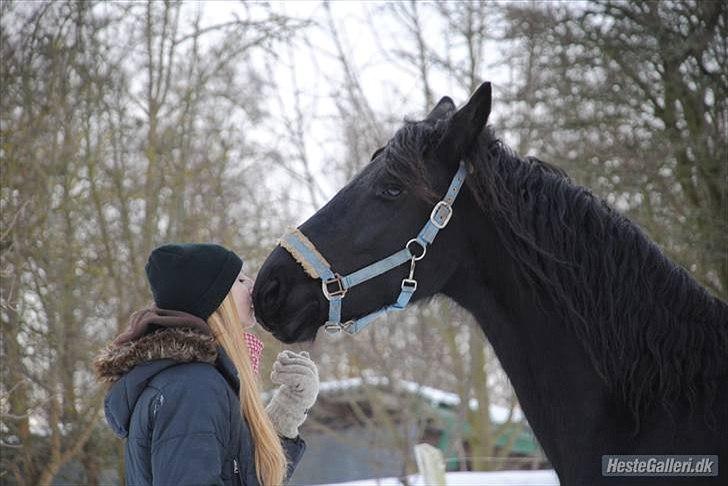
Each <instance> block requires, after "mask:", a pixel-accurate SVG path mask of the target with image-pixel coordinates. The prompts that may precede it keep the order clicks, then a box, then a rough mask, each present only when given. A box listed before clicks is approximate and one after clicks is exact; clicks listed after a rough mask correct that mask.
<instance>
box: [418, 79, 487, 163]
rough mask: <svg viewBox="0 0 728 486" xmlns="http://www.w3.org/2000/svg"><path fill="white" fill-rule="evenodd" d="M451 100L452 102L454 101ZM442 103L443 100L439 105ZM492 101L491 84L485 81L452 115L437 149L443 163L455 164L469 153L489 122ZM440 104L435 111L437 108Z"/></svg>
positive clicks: (438, 156)
mask: <svg viewBox="0 0 728 486" xmlns="http://www.w3.org/2000/svg"><path fill="white" fill-rule="evenodd" d="M448 99H449V98H448ZM443 100H444V98H443ZM450 102H451V103H452V101H450ZM441 103H442V100H441V101H440V103H438V106H440V104H441ZM490 103H491V86H490V83H489V82H485V83H483V84H481V85H480V86H479V87H478V89H476V90H475V93H473V94H472V96H471V97H470V99H469V100H468V102H467V103H465V106H463V107H462V108H460V109H459V110H458V111H456V112H455V113H454V114H453V115H452V118H451V119H450V123H449V125H448V127H447V131H446V132H445V134H444V135H443V137H442V139H441V140H440V143H439V145H438V146H437V149H435V153H436V155H437V158H438V159H439V160H440V161H441V162H442V163H445V164H448V165H453V166H454V165H457V164H458V163H460V159H462V158H463V157H464V156H465V155H467V153H468V151H469V150H470V148H471V147H472V146H473V144H474V143H475V141H476V140H477V138H478V135H479V134H480V132H482V131H483V128H484V127H485V125H486V123H487V122H488V116H489V115H490ZM438 106H436V107H435V109H434V110H433V112H434V111H435V110H437V108H438ZM428 118H429V117H428Z"/></svg>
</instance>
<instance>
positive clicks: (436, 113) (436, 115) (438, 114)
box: [425, 96, 455, 122]
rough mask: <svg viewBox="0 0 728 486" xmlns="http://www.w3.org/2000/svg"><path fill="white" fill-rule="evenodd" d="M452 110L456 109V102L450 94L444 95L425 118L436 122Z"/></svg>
mask: <svg viewBox="0 0 728 486" xmlns="http://www.w3.org/2000/svg"><path fill="white" fill-rule="evenodd" d="M452 111H455V103H453V101H452V98H450V97H449V96H443V97H442V99H441V100H440V101H438V102H437V104H436V105H435V107H434V108H433V109H432V111H431V112H430V114H429V115H427V118H425V120H427V121H432V122H434V121H437V120H439V119H441V118H445V117H446V116H447V115H449V114H450V112H452Z"/></svg>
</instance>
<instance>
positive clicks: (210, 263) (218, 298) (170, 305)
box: [144, 243, 243, 320]
mask: <svg viewBox="0 0 728 486" xmlns="http://www.w3.org/2000/svg"><path fill="white" fill-rule="evenodd" d="M242 268H243V261H242V260H241V259H240V257H239V256H237V255H236V254H235V253H233V252H232V251H230V250H228V249H226V248H224V247H222V246H220V245H214V244H200V243H182V244H170V245H162V246H160V247H157V248H155V249H154V251H152V253H151V255H149V260H147V265H146V266H145V267H144V269H145V270H146V272H147V278H148V279H149V286H150V287H151V289H152V294H154V302H155V303H156V304H157V307H160V308H162V309H171V310H179V311H184V312H189V313H190V314H192V315H195V316H197V317H200V318H202V319H205V320H207V318H208V317H210V314H212V313H213V312H215V309H217V308H218V307H219V306H220V304H221V303H222V301H223V299H225V296H226V295H227V294H228V293H229V292H230V289H231V288H232V286H233V284H234V283H235V279H236V278H237V277H238V275H239V274H240V270H241V269H242Z"/></svg>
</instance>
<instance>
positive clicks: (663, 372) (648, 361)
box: [388, 122, 728, 417]
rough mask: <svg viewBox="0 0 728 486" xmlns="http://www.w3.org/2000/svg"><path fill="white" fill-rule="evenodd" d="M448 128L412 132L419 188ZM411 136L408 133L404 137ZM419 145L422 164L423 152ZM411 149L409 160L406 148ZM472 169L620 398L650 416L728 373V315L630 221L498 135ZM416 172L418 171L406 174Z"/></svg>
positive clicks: (398, 149)
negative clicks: (431, 150) (428, 157)
mask: <svg viewBox="0 0 728 486" xmlns="http://www.w3.org/2000/svg"><path fill="white" fill-rule="evenodd" d="M445 127H446V123H439V122H438V123H437V124H428V123H420V124H413V123H409V122H407V123H405V126H404V127H403V129H401V130H400V131H399V132H398V133H397V135H395V137H394V139H393V140H392V141H391V142H390V144H389V145H388V150H389V152H390V154H391V155H390V156H389V158H388V162H389V161H390V160H391V161H392V162H393V163H391V164H388V165H389V168H388V170H389V171H390V172H391V173H392V175H397V174H399V175H400V176H401V177H402V178H404V177H407V179H408V180H409V181H410V183H412V181H413V179H412V178H411V177H412V174H420V175H419V176H418V177H415V179H414V180H415V181H419V183H421V181H422V179H423V177H426V176H425V175H423V174H426V172H425V170H424V169H423V162H422V159H423V157H424V153H425V151H426V150H427V149H428V147H431V146H432V137H435V138H434V140H439V137H440V136H441V134H442V133H443V130H444V129H445ZM400 132H402V133H400ZM425 138H429V139H430V141H429V142H428V144H429V145H425V144H422V145H419V150H420V151H419V157H413V155H416V153H415V151H414V150H413V147H414V146H415V145H418V144H417V143H416V142H422V141H423V140H424V139H425ZM404 148H406V149H407V150H403V149H404ZM466 160H468V161H469V162H471V163H472V165H473V174H472V175H471V176H469V177H468V180H467V184H468V186H469V187H470V189H471V191H472V194H473V196H474V198H475V200H476V201H477V204H478V205H479V207H480V209H481V210H482V211H483V213H484V214H485V215H487V216H488V217H490V218H491V219H492V221H493V222H494V224H495V227H496V228H497V232H498V234H499V237H500V238H501V239H502V242H503V245H504V247H505V248H506V249H507V251H508V252H509V253H510V255H511V257H512V258H513V260H514V262H515V263H516V265H517V266H518V267H519V268H520V270H521V274H522V275H523V276H524V277H525V279H526V282H527V283H528V284H530V285H532V286H534V287H535V288H536V289H537V290H538V293H539V295H540V298H541V305H546V306H550V307H551V308H552V309H553V310H554V311H555V312H557V313H558V314H559V315H560V317H561V318H562V319H563V320H564V321H565V322H566V323H567V324H568V325H570V327H571V328H572V329H573V331H574V332H575V334H576V336H577V338H578V340H579V341H580V342H581V343H582V345H583V346H584V348H585V350H586V352H587V354H588V356H589V358H590V360H591V362H592V364H593V366H594V367H595V369H596V370H597V372H598V373H599V375H600V376H601V377H602V379H603V380H604V381H605V383H606V384H607V386H608V387H609V389H610V390H611V391H612V393H613V394H615V396H616V397H618V398H620V399H621V400H622V401H623V403H624V404H625V406H626V407H627V408H628V409H629V410H630V411H631V412H632V414H633V415H634V416H635V417H638V416H639V414H640V412H641V411H643V410H645V409H647V408H648V407H650V406H651V405H653V404H656V403H659V404H662V405H663V406H665V407H666V409H667V410H668V411H669V410H670V408H671V407H672V406H673V405H675V404H676V403H677V402H678V401H680V400H682V399H686V400H687V402H688V404H689V406H690V409H692V408H693V407H694V405H695V403H697V400H698V397H699V396H702V397H703V398H704V399H705V401H706V403H705V406H706V407H710V402H711V401H712V399H713V397H714V395H715V389H716V386H717V384H718V382H719V379H721V377H723V378H722V379H725V374H726V372H727V369H728V353H726V350H727V349H728V305H726V303H725V302H723V301H721V300H720V299H718V298H716V297H714V296H712V295H711V294H710V293H708V292H707V291H706V290H705V289H704V288H703V287H702V286H701V285H700V284H698V283H697V282H696V281H695V279H694V278H693V277H692V276H691V275H690V274H689V273H688V272H687V271H686V270H684V269H683V268H682V267H680V266H678V265H676V264H674V263H673V262H671V261H670V260H669V259H668V258H667V257H666V256H665V255H664V254H663V253H662V251H661V250H660V249H659V248H658V247H657V245H656V244H655V243H653V242H652V241H651V240H650V239H649V238H648V237H647V236H646V235H645V234H644V233H643V232H642V231H641V230H640V228H639V227H638V226H637V225H636V224H634V223H633V222H632V221H630V220H629V219H628V218H627V217H625V216H624V215H622V214H620V213H618V212H617V211H615V210H613V209H612V208H611V207H610V206H609V205H608V204H607V203H606V202H605V201H603V200H602V199H600V198H598V197H596V196H594V195H593V194H592V193H591V192H590V191H589V190H587V189H586V188H584V187H581V186H578V185H576V184H573V183H572V182H571V181H570V180H569V178H568V177H567V176H566V174H565V173H564V172H563V171H562V170H561V169H559V168H557V167H554V166H551V165H549V164H546V163H544V162H542V161H540V160H538V159H535V158H532V157H527V158H521V157H519V156H518V155H516V154H515V153H514V152H513V151H512V150H511V149H510V148H509V147H507V146H506V145H505V144H503V143H502V142H501V141H500V140H499V139H497V138H496V137H495V136H494V134H493V132H492V131H491V130H490V129H485V130H483V132H482V133H481V135H480V137H479V139H478V141H477V143H476V144H475V147H473V149H472V151H471V154H469V156H468V157H466ZM405 165H408V166H409V167H408V168H407V169H405Z"/></svg>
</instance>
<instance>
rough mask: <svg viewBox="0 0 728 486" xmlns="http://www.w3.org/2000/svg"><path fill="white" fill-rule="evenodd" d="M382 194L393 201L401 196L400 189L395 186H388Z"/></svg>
mask: <svg viewBox="0 0 728 486" xmlns="http://www.w3.org/2000/svg"><path fill="white" fill-rule="evenodd" d="M382 194H383V195H384V196H386V197H388V198H391V199H394V198H397V197H399V196H400V195H401V194H402V189H400V188H399V187H397V186H389V187H386V188H385V189H384V190H383V191H382Z"/></svg>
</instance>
